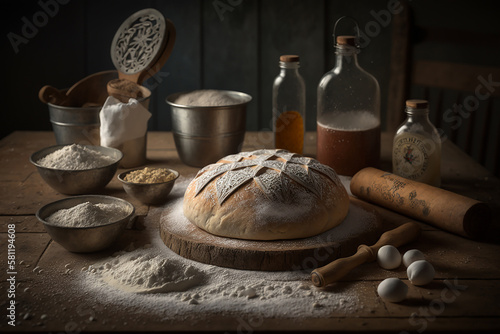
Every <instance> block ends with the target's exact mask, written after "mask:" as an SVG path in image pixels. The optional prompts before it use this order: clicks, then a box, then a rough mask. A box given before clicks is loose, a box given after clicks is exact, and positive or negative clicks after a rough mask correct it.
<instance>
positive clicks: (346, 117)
mask: <svg viewBox="0 0 500 334" xmlns="http://www.w3.org/2000/svg"><path fill="white" fill-rule="evenodd" d="M344 18H346V17H342V18H340V19H339V20H337V22H336V23H335V27H334V31H333V37H334V42H336V44H335V54H336V62H335V67H334V68H333V69H332V70H331V71H329V72H327V73H326V74H325V75H324V76H323V77H322V78H321V81H320V83H319V85H318V96H317V98H318V101H317V102H318V104H317V108H318V110H317V134H318V142H317V159H318V160H319V161H320V162H321V163H323V164H326V165H329V166H330V167H332V168H333V169H335V171H336V172H337V173H338V174H341V175H348V176H352V175H354V174H356V173H357V172H358V171H359V170H361V169H363V168H365V167H370V166H371V167H376V166H378V164H379V160H380V88H379V84H378V81H377V79H375V77H374V76H373V75H371V74H370V73H368V72H367V71H365V70H364V69H363V68H361V66H360V65H359V64H358V58H357V55H358V54H359V52H360V47H359V45H358V40H359V37H356V36H344V35H342V36H337V37H336V38H335V30H336V27H337V24H338V23H339V22H340V21H341V20H342V19H344ZM352 20H353V21H354V23H355V25H356V30H357V35H358V36H359V27H358V24H357V22H356V21H355V20H354V19H352Z"/></svg>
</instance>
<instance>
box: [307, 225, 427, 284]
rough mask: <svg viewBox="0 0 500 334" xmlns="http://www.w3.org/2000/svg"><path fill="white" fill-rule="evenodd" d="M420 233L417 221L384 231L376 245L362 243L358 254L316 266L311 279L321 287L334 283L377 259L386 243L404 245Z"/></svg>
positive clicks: (397, 245)
mask: <svg viewBox="0 0 500 334" xmlns="http://www.w3.org/2000/svg"><path fill="white" fill-rule="evenodd" d="M419 235H420V226H418V224H417V223H414V222H410V223H406V224H403V225H401V226H399V227H396V228H395V229H393V230H390V231H387V232H385V233H383V234H382V235H381V236H380V239H378V241H377V243H376V244H375V245H373V246H366V245H360V246H359V247H358V251H357V252H356V254H354V255H352V256H349V257H345V258H341V259H337V260H335V261H333V262H331V263H329V264H327V265H326V266H324V267H321V268H316V269H315V270H313V271H312V273H311V280H312V282H313V284H314V285H316V286H319V287H323V286H326V285H328V284H331V283H334V282H336V281H338V280H339V279H341V278H342V277H344V276H345V275H346V274H347V273H349V272H350V271H351V270H353V269H354V268H356V267H358V266H360V265H362V264H363V263H365V262H372V261H375V259H376V258H377V252H378V250H379V249H380V247H382V246H385V245H392V246H394V247H399V246H403V245H405V244H407V243H409V242H411V241H413V240H415V239H417V238H418V236H419Z"/></svg>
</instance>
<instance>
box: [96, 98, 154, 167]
mask: <svg viewBox="0 0 500 334" xmlns="http://www.w3.org/2000/svg"><path fill="white" fill-rule="evenodd" d="M150 117H151V113H150V112H149V111H148V110H147V109H146V108H145V107H144V106H142V105H141V104H140V103H139V101H137V100H136V99H130V100H129V101H128V103H122V102H120V101H119V100H118V99H116V98H115V97H113V96H109V97H108V98H107V100H106V102H105V103H104V106H103V107H102V109H101V112H100V113H99V118H100V121H101V127H100V135H101V145H102V146H107V147H113V148H116V149H119V150H120V151H122V152H123V159H122V161H121V162H120V165H121V166H122V167H124V168H130V167H136V166H140V165H142V164H144V163H145V161H146V132H147V129H148V120H149V118H150Z"/></svg>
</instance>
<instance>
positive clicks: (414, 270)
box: [406, 260, 436, 285]
mask: <svg viewBox="0 0 500 334" xmlns="http://www.w3.org/2000/svg"><path fill="white" fill-rule="evenodd" d="M406 274H407V275H408V279H409V280H410V282H411V283H412V284H413V285H426V284H428V283H430V282H432V280H433V279H434V275H436V271H435V270H434V267H433V266H432V264H430V263H429V262H427V261H425V260H418V261H415V262H413V263H412V264H410V265H409V266H408V269H406Z"/></svg>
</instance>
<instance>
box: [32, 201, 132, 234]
mask: <svg viewBox="0 0 500 334" xmlns="http://www.w3.org/2000/svg"><path fill="white" fill-rule="evenodd" d="M84 197H86V198H88V197H93V198H108V199H112V200H113V201H118V202H121V204H124V205H125V206H126V207H129V208H132V211H131V212H130V213H129V214H128V215H127V216H125V217H123V218H120V219H118V220H115V221H112V222H109V223H107V224H102V225H97V226H61V225H55V224H51V223H49V222H48V221H46V220H45V219H42V218H41V217H40V211H42V210H44V209H46V208H47V207H49V206H51V205H54V204H56V203H61V202H66V201H68V200H72V199H79V198H84ZM81 203H85V202H81ZM81 203H80V204H81ZM77 205H78V204H77ZM134 214H135V207H134V206H133V205H132V203H129V202H128V201H126V200H124V199H122V198H118V197H113V196H107V195H81V196H71V197H66V198H63V199H59V200H57V201H54V202H50V203H47V204H45V205H44V206H42V207H41V208H40V209H38V210H37V211H36V213H35V216H36V218H37V219H38V220H39V221H40V222H42V224H44V225H48V226H50V227H56V228H60V229H64V230H90V229H93V228H99V227H104V226H109V225H113V224H117V223H119V222H122V221H124V220H128V219H130V218H132V217H133V216H134Z"/></svg>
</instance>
